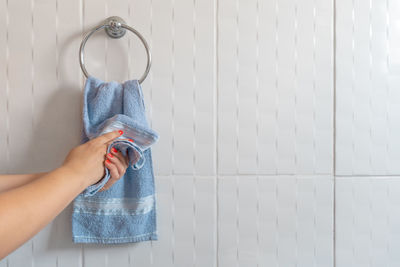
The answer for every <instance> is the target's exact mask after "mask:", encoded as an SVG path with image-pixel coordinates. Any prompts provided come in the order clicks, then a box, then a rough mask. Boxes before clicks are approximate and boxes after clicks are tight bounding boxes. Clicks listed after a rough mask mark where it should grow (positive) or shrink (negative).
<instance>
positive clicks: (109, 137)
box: [91, 130, 124, 144]
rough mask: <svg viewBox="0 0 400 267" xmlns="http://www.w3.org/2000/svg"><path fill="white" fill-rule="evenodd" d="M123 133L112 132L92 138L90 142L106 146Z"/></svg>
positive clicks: (120, 131) (119, 131)
mask: <svg viewBox="0 0 400 267" xmlns="http://www.w3.org/2000/svg"><path fill="white" fill-rule="evenodd" d="M123 133H124V132H123V131H122V130H117V131H112V132H109V133H105V134H103V135H100V136H98V137H96V138H93V139H92V140H91V141H93V142H98V143H99V144H107V143H108V142H110V141H113V140H114V139H115V138H117V137H118V136H121V135H122V134H123Z"/></svg>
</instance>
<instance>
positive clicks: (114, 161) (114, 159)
mask: <svg viewBox="0 0 400 267" xmlns="http://www.w3.org/2000/svg"><path fill="white" fill-rule="evenodd" d="M104 164H105V166H106V167H107V168H108V169H109V171H110V176H111V178H110V180H108V182H107V183H106V184H105V185H104V186H103V188H102V189H101V190H100V191H104V190H107V189H108V188H110V187H111V186H112V185H113V184H114V183H115V182H117V181H118V180H119V179H120V178H121V177H122V176H124V174H125V172H126V169H127V168H128V166H129V163H128V160H127V159H126V158H125V157H124V156H123V155H122V153H121V152H119V151H118V150H116V149H115V148H113V149H112V154H111V153H109V154H107V160H106V161H105V163H104Z"/></svg>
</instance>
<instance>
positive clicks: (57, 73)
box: [32, 0, 60, 267]
mask: <svg viewBox="0 0 400 267" xmlns="http://www.w3.org/2000/svg"><path fill="white" fill-rule="evenodd" d="M55 13H56V14H55V31H56V32H55V73H54V74H55V90H57V88H58V86H59V85H60V70H59V64H60V58H59V52H60V49H59V36H58V30H59V3H58V0H55ZM32 88H33V83H32ZM32 102H33V101H32ZM32 114H33V113H32ZM59 223H60V222H59V220H57V217H56V218H54V219H53V221H52V224H54V232H55V233H56V234H57V233H58V232H59V231H60V225H59ZM58 266H59V257H58V254H56V267H58Z"/></svg>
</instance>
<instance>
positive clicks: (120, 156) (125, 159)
mask: <svg viewBox="0 0 400 267" xmlns="http://www.w3.org/2000/svg"><path fill="white" fill-rule="evenodd" d="M110 151H111V155H113V156H115V157H117V158H118V159H119V160H120V161H121V162H123V163H125V165H126V167H128V166H129V159H128V157H125V156H124V155H123V154H122V153H121V151H118V150H117V149H116V148H115V147H112V148H111V150H110ZM109 158H110V157H109ZM111 158H113V157H111ZM111 158H110V159H111Z"/></svg>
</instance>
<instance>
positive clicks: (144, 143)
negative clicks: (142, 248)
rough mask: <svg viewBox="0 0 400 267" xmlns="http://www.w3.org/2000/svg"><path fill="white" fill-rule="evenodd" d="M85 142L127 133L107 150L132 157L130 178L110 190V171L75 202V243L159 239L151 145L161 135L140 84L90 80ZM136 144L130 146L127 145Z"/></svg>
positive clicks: (129, 171)
mask: <svg viewBox="0 0 400 267" xmlns="http://www.w3.org/2000/svg"><path fill="white" fill-rule="evenodd" d="M82 115H83V128H82V136H81V143H85V142H87V141H89V140H90V139H92V138H95V137H97V136H99V135H102V134H104V133H106V132H110V131H114V130H117V129H120V130H123V131H124V134H123V135H122V136H120V137H118V138H117V139H115V140H114V141H113V142H112V143H111V144H110V145H109V146H108V147H107V153H109V152H110V151H111V148H112V147H115V148H116V149H118V150H120V151H121V152H122V154H123V155H124V156H128V158H129V163H130V164H129V167H128V168H127V170H126V173H125V174H124V176H123V177H121V178H120V179H119V180H118V181H117V182H116V183H114V185H113V186H112V187H110V188H109V189H108V190H105V191H100V192H99V190H100V189H101V188H102V187H103V186H104V185H105V184H106V183H107V181H108V180H109V179H110V173H109V170H108V169H107V168H106V167H105V173H106V174H105V175H104V177H103V178H102V179H100V181H98V182H97V183H96V184H93V185H91V186H89V187H87V188H86V189H85V190H84V191H83V192H82V193H81V194H79V195H78V196H77V197H76V198H75V200H74V201H73V213H72V240H73V242H74V243H103V244H116V243H128V242H139V241H146V240H157V225H156V194H155V186H154V174H153V166H152V158H151V149H150V146H151V145H152V144H154V143H155V142H156V141H157V139H158V135H157V133H156V132H154V131H153V130H152V129H150V128H149V126H148V123H147V119H146V114H145V105H144V100H143V94H142V88H141V86H140V84H139V82H138V80H128V81H125V82H124V83H119V82H116V81H111V82H104V81H102V80H100V79H98V78H95V77H93V76H89V77H88V78H87V80H86V83H85V88H84V101H83V111H82ZM128 139H132V141H128Z"/></svg>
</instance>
